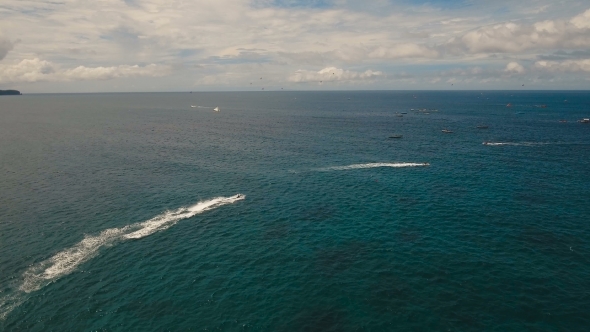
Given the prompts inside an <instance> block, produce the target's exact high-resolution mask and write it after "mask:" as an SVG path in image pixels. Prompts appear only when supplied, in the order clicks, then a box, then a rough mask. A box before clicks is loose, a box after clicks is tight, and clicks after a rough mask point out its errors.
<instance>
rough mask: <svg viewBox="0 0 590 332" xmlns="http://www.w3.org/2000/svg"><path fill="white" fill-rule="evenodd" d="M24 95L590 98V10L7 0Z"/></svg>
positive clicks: (412, 3) (2, 79) (277, 0)
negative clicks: (311, 93)
mask: <svg viewBox="0 0 590 332" xmlns="http://www.w3.org/2000/svg"><path fill="white" fill-rule="evenodd" d="M0 89H18V90H21V91H22V92H24V93H62V92H136V91H137V92H142V91H145V92H151V91H235V90H237V91H263V89H264V91H276V90H287V91H289V90H422V89H424V90H468V89H476V90H488V89H489V90H523V89H531V90H543V89H550V90H560V89H565V90H570V89H576V90H577V89H584V90H589V89H590V2H588V0H583V1H578V0H568V1H563V0H562V1H560V0H551V1H549V0H520V1H508V0H494V1H489V0H481V1H475V0H432V1H428V0H400V1H394V0H366V1H353V0H198V1H197V0H192V1H191V0H93V1H89V0H1V1H0Z"/></svg>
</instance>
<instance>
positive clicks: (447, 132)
mask: <svg viewBox="0 0 590 332" xmlns="http://www.w3.org/2000/svg"><path fill="white" fill-rule="evenodd" d="M442 132H443V133H445V134H452V133H453V131H452V130H448V129H443V130H442Z"/></svg>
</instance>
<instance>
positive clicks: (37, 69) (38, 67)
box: [0, 58, 170, 83]
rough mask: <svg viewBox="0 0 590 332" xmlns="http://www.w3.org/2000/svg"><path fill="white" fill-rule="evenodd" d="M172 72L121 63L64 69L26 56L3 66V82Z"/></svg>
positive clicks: (75, 79) (1, 81) (133, 75)
mask: <svg viewBox="0 0 590 332" xmlns="http://www.w3.org/2000/svg"><path fill="white" fill-rule="evenodd" d="M169 72H170V67H168V66H158V65H155V64H150V65H147V66H138V65H134V66H130V65H120V66H112V67H85V66H78V67H76V68H71V69H62V68H61V67H60V66H58V65H56V64H54V63H51V62H49V61H46V60H41V59H38V58H34V59H25V60H22V61H20V62H18V63H16V64H12V65H0V83H20V82H24V83H33V82H42V81H50V82H68V81H85V80H110V79H115V78H127V77H161V76H164V75H167V74H168V73H169Z"/></svg>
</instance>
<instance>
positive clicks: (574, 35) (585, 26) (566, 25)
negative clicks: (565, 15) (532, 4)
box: [445, 10, 590, 54]
mask: <svg viewBox="0 0 590 332" xmlns="http://www.w3.org/2000/svg"><path fill="white" fill-rule="evenodd" d="M445 46H446V48H447V49H448V50H449V51H450V52H451V53H454V54H459V53H463V52H468V53H493V52H499V53H516V52H522V51H526V50H554V49H585V48H588V47H590V10H587V11H585V12H584V13H582V14H580V15H578V16H575V17H574V18H572V19H570V20H545V21H539V22H536V23H534V24H528V25H527V24H517V23H513V22H508V23H502V24H496V25H492V26H486V27H482V28H479V29H476V30H474V31H471V32H468V33H466V34H465V35H463V36H461V37H457V38H453V39H451V40H450V41H449V42H448V43H447V44H445Z"/></svg>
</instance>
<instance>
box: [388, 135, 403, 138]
mask: <svg viewBox="0 0 590 332" xmlns="http://www.w3.org/2000/svg"><path fill="white" fill-rule="evenodd" d="M402 137H404V136H403V135H391V136H389V138H402Z"/></svg>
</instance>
